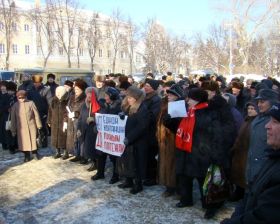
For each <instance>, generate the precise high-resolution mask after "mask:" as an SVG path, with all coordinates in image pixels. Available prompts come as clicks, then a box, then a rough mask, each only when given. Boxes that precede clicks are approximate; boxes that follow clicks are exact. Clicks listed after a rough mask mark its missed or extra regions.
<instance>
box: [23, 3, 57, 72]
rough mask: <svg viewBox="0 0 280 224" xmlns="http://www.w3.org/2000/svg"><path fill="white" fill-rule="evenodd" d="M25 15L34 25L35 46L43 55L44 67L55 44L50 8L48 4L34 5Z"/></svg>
mask: <svg viewBox="0 0 280 224" xmlns="http://www.w3.org/2000/svg"><path fill="white" fill-rule="evenodd" d="M26 17H27V18H28V19H29V20H30V21H31V22H32V23H34V24H35V26H36V35H37V38H36V39H37V47H38V48H39V49H40V54H41V55H42V56H43V59H44V64H43V67H44V68H45V67H46V66H47V63H48V60H49V57H50V56H51V54H52V53H53V52H54V49H55V46H56V40H55V32H54V30H55V25H54V20H53V17H52V11H51V8H50V7H49V5H46V7H45V8H39V7H36V8H34V9H32V10H31V11H29V12H28V14H27V15H26ZM38 53H39V52H38Z"/></svg>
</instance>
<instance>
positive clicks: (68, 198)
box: [0, 149, 234, 224]
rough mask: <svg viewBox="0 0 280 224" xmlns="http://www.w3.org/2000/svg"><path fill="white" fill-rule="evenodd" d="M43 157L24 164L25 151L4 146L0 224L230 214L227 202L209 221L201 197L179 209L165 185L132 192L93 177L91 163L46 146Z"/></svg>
mask: <svg viewBox="0 0 280 224" xmlns="http://www.w3.org/2000/svg"><path fill="white" fill-rule="evenodd" d="M40 153H42V154H43V155H44V157H43V159H42V160H40V161H34V160H33V161H31V162H28V163H23V162H22V161H23V155H22V153H17V154H15V155H10V154H9V152H8V151H3V150H2V149H0V202H1V203H0V224H17V223H18V224H20V223H26V224H37V223H38V224H39V223H40V224H43V223H67V224H68V223H81V224H87V223H122V224H124V223H141V224H142V223H173V224H174V223H176V224H177V223H219V221H220V220H222V219H223V218H224V217H229V216H230V214H231V213H232V211H233V206H234V205H233V204H230V203H227V204H226V205H225V207H223V208H222V209H221V210H220V211H219V213H218V214H217V216H216V217H215V219H214V220H205V219H203V215H204V211H203V210H202V209H201V204H200V202H199V195H198V193H197V192H196V194H195V205H194V206H193V207H191V208H180V209H179V208H175V204H176V203H177V200H176V198H175V197H170V198H163V197H161V193H162V192H163V190H164V188H163V187H161V186H154V187H145V188H144V191H143V192H141V193H139V194H137V195H131V194H130V193H129V192H128V190H122V189H119V188H118V187H117V185H118V183H117V184H115V185H110V184H108V182H109V179H110V176H111V170H110V168H108V169H107V172H106V174H107V175H106V179H105V181H104V180H98V181H95V182H93V181H91V179H90V177H91V176H92V175H94V174H95V172H96V171H94V172H88V171H87V170H86V169H87V168H88V166H83V165H80V164H76V163H71V162H69V161H63V160H60V159H57V160H55V159H53V158H52V157H51V150H50V149H41V150H40Z"/></svg>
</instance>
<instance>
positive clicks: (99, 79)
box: [94, 75, 105, 82]
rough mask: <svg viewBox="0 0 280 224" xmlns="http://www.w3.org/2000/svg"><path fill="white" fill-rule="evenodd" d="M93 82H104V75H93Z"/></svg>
mask: <svg viewBox="0 0 280 224" xmlns="http://www.w3.org/2000/svg"><path fill="white" fill-rule="evenodd" d="M94 81H95V82H104V81H105V76H104V75H95V76H94Z"/></svg>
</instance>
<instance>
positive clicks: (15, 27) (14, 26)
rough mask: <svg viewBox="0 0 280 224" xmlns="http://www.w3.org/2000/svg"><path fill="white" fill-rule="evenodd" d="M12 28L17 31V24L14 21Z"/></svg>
mask: <svg viewBox="0 0 280 224" xmlns="http://www.w3.org/2000/svg"><path fill="white" fill-rule="evenodd" d="M12 29H13V31H17V24H16V23H14V22H12Z"/></svg>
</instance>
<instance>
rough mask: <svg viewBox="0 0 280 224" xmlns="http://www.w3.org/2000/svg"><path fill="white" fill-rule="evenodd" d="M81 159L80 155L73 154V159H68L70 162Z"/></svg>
mask: <svg viewBox="0 0 280 224" xmlns="http://www.w3.org/2000/svg"><path fill="white" fill-rule="evenodd" d="M80 160H81V157H80V156H75V157H74V158H73V159H70V160H69V161H70V162H74V163H75V162H78V161H80Z"/></svg>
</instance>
